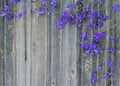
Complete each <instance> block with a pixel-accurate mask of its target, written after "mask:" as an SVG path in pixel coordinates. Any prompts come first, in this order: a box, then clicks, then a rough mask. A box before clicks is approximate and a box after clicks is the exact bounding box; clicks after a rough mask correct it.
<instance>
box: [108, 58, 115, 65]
mask: <svg viewBox="0 0 120 86" xmlns="http://www.w3.org/2000/svg"><path fill="white" fill-rule="evenodd" d="M107 65H108V66H109V67H114V61H113V60H111V59H109V60H108V64H107Z"/></svg>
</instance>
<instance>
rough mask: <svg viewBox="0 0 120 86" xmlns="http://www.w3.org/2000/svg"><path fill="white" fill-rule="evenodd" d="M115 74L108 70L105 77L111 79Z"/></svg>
mask: <svg viewBox="0 0 120 86" xmlns="http://www.w3.org/2000/svg"><path fill="white" fill-rule="evenodd" d="M113 75H114V74H113V73H112V72H107V73H106V75H105V76H104V77H103V78H106V79H109V78H110V77H112V76H113Z"/></svg>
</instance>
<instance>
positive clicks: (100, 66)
mask: <svg viewBox="0 0 120 86" xmlns="http://www.w3.org/2000/svg"><path fill="white" fill-rule="evenodd" d="M102 67H103V63H101V64H99V65H98V71H101V70H102Z"/></svg>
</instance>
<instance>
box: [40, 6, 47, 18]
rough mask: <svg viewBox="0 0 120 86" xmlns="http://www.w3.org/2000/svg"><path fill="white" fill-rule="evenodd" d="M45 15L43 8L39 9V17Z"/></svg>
mask: <svg viewBox="0 0 120 86" xmlns="http://www.w3.org/2000/svg"><path fill="white" fill-rule="evenodd" d="M45 13H46V9H45V8H43V7H40V9H39V14H40V16H42V15H44V14H45Z"/></svg>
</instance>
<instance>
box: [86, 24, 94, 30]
mask: <svg viewBox="0 0 120 86" xmlns="http://www.w3.org/2000/svg"><path fill="white" fill-rule="evenodd" d="M86 27H87V28H89V29H90V28H94V27H95V24H94V23H92V24H87V25H86Z"/></svg>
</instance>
